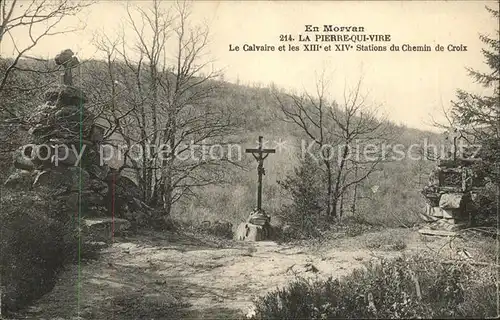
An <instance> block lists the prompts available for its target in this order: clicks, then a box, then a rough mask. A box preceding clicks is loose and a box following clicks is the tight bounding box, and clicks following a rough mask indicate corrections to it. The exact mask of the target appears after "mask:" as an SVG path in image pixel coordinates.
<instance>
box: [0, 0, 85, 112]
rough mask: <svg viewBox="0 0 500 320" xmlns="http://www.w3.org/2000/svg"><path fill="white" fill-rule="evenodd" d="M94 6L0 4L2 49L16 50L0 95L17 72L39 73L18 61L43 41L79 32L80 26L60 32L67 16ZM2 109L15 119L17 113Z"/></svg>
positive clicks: (16, 0) (0, 79) (37, 0)
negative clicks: (7, 47)
mask: <svg viewBox="0 0 500 320" xmlns="http://www.w3.org/2000/svg"><path fill="white" fill-rule="evenodd" d="M92 3H93V2H92V1H78V0H56V1H54V0H28V1H26V0H22V1H20V0H1V1H0V18H1V20H0V47H5V46H6V44H7V42H9V43H10V44H11V45H12V49H13V59H12V60H11V61H9V63H8V65H7V66H6V69H5V71H4V72H2V75H1V76H0V93H1V92H2V91H3V90H4V89H5V87H6V85H7V82H8V79H9V77H10V76H11V74H12V73H13V72H14V71H16V70H17V71H29V72H36V71H37V70H31V69H29V68H28V69H26V68H22V67H19V61H20V60H21V59H22V58H24V57H26V54H28V53H29V51H30V50H31V49H33V48H34V47H36V46H37V44H38V43H40V41H42V40H43V39H45V38H47V37H51V36H55V35H59V34H64V33H69V32H74V31H76V30H77V29H80V28H81V26H80V27H70V28H65V29H61V28H60V27H61V22H62V21H63V20H64V19H65V18H66V17H68V16H76V14H78V13H79V12H81V10H82V9H83V8H85V7H88V6H90V5H91V4H92ZM0 57H1V55H0ZM0 108H1V109H3V110H2V111H5V112H7V113H9V114H10V115H12V116H15V112H14V111H13V110H10V109H9V108H7V107H5V106H4V105H1V106H0Z"/></svg>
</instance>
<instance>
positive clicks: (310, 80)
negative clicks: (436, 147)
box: [0, 0, 498, 130]
mask: <svg viewBox="0 0 500 320" xmlns="http://www.w3.org/2000/svg"><path fill="white" fill-rule="evenodd" d="M22 1H23V0H22ZM22 1H21V2H22ZM125 3H126V2H125V1H99V2H98V3H97V4H95V5H93V6H92V7H90V8H89V9H88V10H86V11H85V12H83V13H82V14H81V15H79V16H78V19H80V20H81V21H83V22H84V23H85V25H86V28H85V29H84V30H82V31H79V32H74V33H68V34H64V35H61V36H54V37H51V38H50V39H46V41H43V42H41V43H40V44H39V45H38V46H37V47H35V48H34V49H33V50H31V51H30V52H29V55H31V56H39V57H45V58H47V57H50V58H51V57H54V56H55V55H56V54H57V53H58V52H60V51H61V50H63V49H66V48H71V49H72V50H73V51H76V52H77V53H78V56H79V57H80V58H83V59H85V58H98V57H100V55H99V53H98V52H97V51H96V48H95V47H94V46H93V45H92V37H93V34H95V32H105V33H106V34H107V35H109V36H110V37H112V36H113V35H116V34H117V32H118V31H119V29H120V21H121V20H122V19H123V17H124V16H125V12H126V11H125V9H124V7H125ZM129 3H130V4H133V5H138V6H140V7H143V8H146V7H147V6H149V5H150V4H149V2H148V1H145V0H144V1H135V2H132V1H130V2H129ZM169 4H170V3H169V1H164V5H165V6H168V5H169ZM485 5H489V6H490V7H491V6H493V7H494V6H495V5H496V3H495V2H493V1H443V2H441V1H404V2H398V1H374V2H364V1H325V2H323V1H245V2H243V1H241V2H240V1H199V2H195V3H193V6H192V21H194V22H195V23H197V22H205V23H207V25H208V26H209V29H210V35H211V36H210V44H209V46H208V51H209V52H208V54H209V56H210V57H211V58H213V59H214V61H215V62H214V65H215V67H216V68H218V69H223V70H224V79H225V80H226V81H232V82H235V81H236V80H239V82H240V83H241V84H254V83H260V84H262V85H268V84H270V83H274V84H276V85H277V86H278V87H281V88H285V89H288V90H295V91H304V90H306V91H310V92H311V91H313V90H314V88H315V81H316V79H317V75H318V73H321V72H322V71H324V72H325V75H326V76H327V77H328V78H329V80H330V88H329V93H330V94H331V96H332V99H336V100H341V98H342V94H343V92H344V89H345V88H346V87H347V88H352V86H353V85H354V83H356V82H357V81H358V80H359V79H360V78H361V77H362V79H363V84H362V90H363V92H364V93H365V94H366V95H367V96H368V99H367V101H370V102H371V103H372V104H373V105H377V106H380V108H381V111H382V112H383V113H384V114H385V115H386V116H387V117H388V118H389V119H391V120H393V121H395V122H396V123H399V124H405V125H407V126H409V127H414V128H420V129H427V130H433V129H434V128H433V127H432V125H431V122H432V119H433V118H434V119H436V120H438V121H443V118H442V109H443V108H445V109H446V108H449V106H450V100H452V99H454V97H455V92H456V89H458V88H461V89H465V90H468V91H474V92H479V93H480V92H481V91H482V90H483V89H482V88H481V87H480V86H478V85H476V84H474V83H472V81H471V79H470V78H469V77H468V76H467V72H466V69H465V67H471V68H474V69H479V70H487V69H485V65H484V63H483V61H484V59H483V56H482V54H481V49H482V48H484V44H483V43H482V42H481V41H480V40H479V34H480V33H483V34H489V35H494V34H495V30H496V29H497V28H498V27H497V24H498V21H497V20H495V19H494V18H493V17H492V16H491V15H490V14H489V13H488V12H487V11H486V10H485ZM75 21H76V20H71V19H68V20H67V21H65V23H66V24H67V25H72V24H74V23H75ZM307 24H311V25H317V26H320V29H322V26H323V25H334V26H361V27H364V29H365V30H364V33H366V34H389V35H390V36H391V42H390V43H393V44H398V45H403V44H410V45H429V46H431V47H432V48H434V47H435V46H436V45H438V44H441V45H443V46H444V47H445V51H443V52H436V51H434V50H433V51H431V52H401V51H400V52H391V51H386V52H366V51H365V52H359V51H355V50H353V49H351V50H350V51H348V52H331V51H330V52H325V51H321V52H304V51H300V52H291V51H286V52H279V51H275V52H243V51H242V50H240V51H238V52H234V51H233V52H230V51H229V45H230V44H232V45H233V46H235V45H239V46H240V47H241V46H242V45H243V44H245V43H246V44H254V43H255V44H259V45H263V44H269V45H274V46H276V47H277V46H279V45H282V44H286V45H288V43H287V42H280V41H279V36H280V35H282V34H285V35H287V34H291V35H292V36H293V37H294V38H295V39H296V38H297V37H298V34H302V35H304V34H306V32H304V31H305V25H307ZM63 26H64V25H62V26H61V28H62V27H63ZM23 36H24V37H25V35H24V34H23V32H22V31H19V33H17V34H15V37H14V38H15V39H16V41H18V42H19V43H22V41H23ZM4 42H5V43H3V44H2V47H1V48H0V52H1V53H2V55H5V56H8V55H10V54H12V51H13V50H12V45H9V43H8V42H7V41H4ZM294 44H295V45H297V44H299V43H297V42H296V41H295V43H294ZM449 44H452V45H461V44H462V45H464V46H467V51H461V52H449V51H447V50H446V48H447V46H448V45H449ZM18 45H19V44H18ZM299 45H302V44H299Z"/></svg>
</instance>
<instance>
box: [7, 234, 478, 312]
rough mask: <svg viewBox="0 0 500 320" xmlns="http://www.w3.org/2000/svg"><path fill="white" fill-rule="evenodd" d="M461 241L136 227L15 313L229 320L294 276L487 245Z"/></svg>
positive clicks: (452, 254)
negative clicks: (208, 233) (280, 239)
mask: <svg viewBox="0 0 500 320" xmlns="http://www.w3.org/2000/svg"><path fill="white" fill-rule="evenodd" d="M465 243H466V242H464V241H463V240H462V239H455V240H454V241H452V242H450V241H449V239H447V238H439V237H430V238H428V237H425V238H424V237H422V236H421V235H419V234H418V232H416V231H415V230H408V229H406V230H403V229H389V230H384V231H377V232H372V233H367V234H363V235H359V236H355V237H345V236H344V237H342V236H340V237H338V238H337V239H329V240H326V241H324V242H323V243H321V244H318V243H314V244H311V243H302V244H295V245H287V244H276V243H274V242H254V243H250V242H233V241H221V240H207V239H206V237H201V236H196V235H189V234H179V233H157V232H150V233H143V234H141V235H136V236H131V237H125V238H116V239H115V242H114V244H113V245H112V246H111V247H109V248H107V249H104V251H103V252H102V254H101V257H100V258H99V259H97V260H94V261H85V262H82V264H81V267H80V268H78V266H76V265H73V266H69V267H68V268H67V269H66V270H65V271H64V272H63V273H61V275H60V279H59V281H58V283H57V284H56V286H55V287H54V289H53V290H52V292H51V293H49V294H47V295H46V296H44V297H43V298H42V299H40V300H39V301H37V302H36V303H35V304H34V305H33V306H31V307H30V308H28V309H27V310H25V311H24V312H23V314H22V315H21V314H19V315H16V318H31V319H32V318H36V319H180V318H184V319H221V318H222V319H223V318H228V319H234V318H239V317H245V315H246V314H247V313H248V312H249V309H251V306H252V304H253V301H254V299H255V298H256V297H258V296H262V295H264V294H265V293H267V292H269V291H271V290H274V289H276V288H277V287H283V286H285V285H287V284H288V283H290V282H291V281H293V280H294V279H296V277H297V276H300V277H313V278H316V277H317V278H319V279H326V278H328V277H329V276H333V277H339V276H343V275H347V274H349V273H350V272H352V270H353V269H355V268H361V267H363V265H364V263H365V262H368V261H370V260H373V259H380V258H388V257H389V258H390V257H397V256H400V255H402V254H403V253H412V252H420V253H422V252H429V254H440V255H442V256H443V257H446V258H449V259H460V257H461V253H463V251H464V249H466V252H467V253H468V254H469V255H470V256H472V258H473V259H474V260H476V261H480V260H484V261H488V257H487V256H486V255H485V254H484V252H487V250H486V251H485V250H479V249H477V248H480V246H478V245H477V243H474V244H473V243H469V244H468V245H467V246H466V245H465ZM472 247H475V248H476V249H473V248H472ZM77 283H80V286H77ZM78 297H79V299H78ZM78 315H79V317H78Z"/></svg>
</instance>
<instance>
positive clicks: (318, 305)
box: [253, 257, 496, 319]
mask: <svg viewBox="0 0 500 320" xmlns="http://www.w3.org/2000/svg"><path fill="white" fill-rule="evenodd" d="M495 280H496V279H495V273H494V272H491V271H485V270H476V269H474V268H472V267H471V266H470V265H467V264H464V263H462V264H455V265H448V264H444V263H441V262H440V261H437V260H431V259H428V258H423V257H412V258H408V257H401V258H398V259H395V260H392V261H388V260H383V261H381V262H380V263H375V262H372V263H370V264H368V265H367V267H366V269H358V270H355V271H354V272H353V273H352V274H351V275H349V276H347V277H344V278H342V279H340V280H338V279H335V280H334V279H331V278H330V279H328V280H326V281H311V280H304V279H298V280H297V281H295V282H293V283H291V284H290V285H289V286H287V287H286V288H283V289H278V290H276V291H273V292H270V293H269V294H267V295H266V296H264V297H261V298H259V299H257V300H256V302H255V315H254V317H253V319H333V318H347V319H361V318H379V319H383V318H463V317H472V318H484V317H492V316H495V315H496V288H495Z"/></svg>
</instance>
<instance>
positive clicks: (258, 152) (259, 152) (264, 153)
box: [245, 136, 276, 211]
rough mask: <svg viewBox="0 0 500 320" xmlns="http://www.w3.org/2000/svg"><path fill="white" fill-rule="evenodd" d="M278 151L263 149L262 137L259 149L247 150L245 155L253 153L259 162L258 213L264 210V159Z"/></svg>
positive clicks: (260, 137)
mask: <svg viewBox="0 0 500 320" xmlns="http://www.w3.org/2000/svg"><path fill="white" fill-rule="evenodd" d="M275 152H276V149H262V136H259V148H257V149H245V153H251V154H252V155H253V157H254V158H255V160H257V163H258V165H257V176H258V180H257V181H258V182H257V211H260V210H261V209H262V176H263V175H265V174H266V172H265V170H264V159H266V158H267V157H268V156H269V154H270V153H275Z"/></svg>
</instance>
